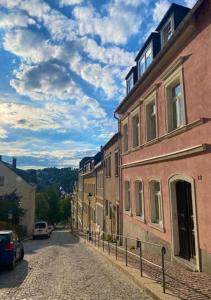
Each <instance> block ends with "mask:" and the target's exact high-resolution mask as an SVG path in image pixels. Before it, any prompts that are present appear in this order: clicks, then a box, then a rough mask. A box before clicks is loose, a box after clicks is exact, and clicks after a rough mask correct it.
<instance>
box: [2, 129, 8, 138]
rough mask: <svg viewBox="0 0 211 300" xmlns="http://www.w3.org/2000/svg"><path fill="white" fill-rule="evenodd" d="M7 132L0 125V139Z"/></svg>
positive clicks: (5, 135) (4, 136)
mask: <svg viewBox="0 0 211 300" xmlns="http://www.w3.org/2000/svg"><path fill="white" fill-rule="evenodd" d="M7 134H8V132H7V130H6V129H4V128H2V127H0V139H4V138H6V137H7Z"/></svg>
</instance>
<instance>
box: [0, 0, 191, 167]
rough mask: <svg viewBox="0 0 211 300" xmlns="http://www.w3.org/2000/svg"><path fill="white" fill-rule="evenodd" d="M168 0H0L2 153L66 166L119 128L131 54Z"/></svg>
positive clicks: (185, 1)
mask: <svg viewBox="0 0 211 300" xmlns="http://www.w3.org/2000/svg"><path fill="white" fill-rule="evenodd" d="M172 2H173V1H170V0H159V1H157V0H154V1H151V0H90V1H86V0H45V1H44V0H0V154H1V155H3V157H4V159H5V160H7V161H10V160H11V157H12V156H16V157H17V158H18V165H19V167H23V168H29V167H34V168H42V167H48V166H56V167H66V166H77V165H78V162H79V160H80V159H81V158H82V157H83V156H86V155H92V154H95V153H96V152H97V151H98V150H99V148H100V145H103V144H105V143H106V141H107V140H108V139H109V138H110V137H111V136H112V135H113V134H114V133H115V131H116V130H117V124H116V121H115V119H114V118H113V111H114V109H115V107H116V106H117V105H118V103H119V102H120V101H121V100H122V99H123V97H124V95H125V82H124V77H125V75H126V73H127V72H128V70H129V69H130V67H131V66H132V65H133V61H134V57H135V55H136V54H137V52H138V50H139V49H140V48H141V46H142V44H143V42H144V41H145V40H146V38H147V36H148V35H149V33H150V32H151V31H153V29H155V27H156V25H157V24H158V23H159V21H160V20H161V18H162V17H163V15H164V14H165V12H166V10H167V9H168V7H169V5H170V4H171V3H172ZM175 2H176V3H179V4H182V5H185V6H189V7H192V6H193V5H194V4H195V2H196V1H195V0H178V1H175Z"/></svg>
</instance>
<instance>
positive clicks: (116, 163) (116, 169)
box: [114, 151, 119, 176]
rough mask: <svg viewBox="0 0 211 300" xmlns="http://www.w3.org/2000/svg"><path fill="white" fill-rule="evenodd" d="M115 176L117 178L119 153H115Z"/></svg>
mask: <svg viewBox="0 0 211 300" xmlns="http://www.w3.org/2000/svg"><path fill="white" fill-rule="evenodd" d="M114 156H115V176H119V152H118V151H117V152H115V154H114Z"/></svg>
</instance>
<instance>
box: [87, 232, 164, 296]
mask: <svg viewBox="0 0 211 300" xmlns="http://www.w3.org/2000/svg"><path fill="white" fill-rule="evenodd" d="M82 233H83V234H84V235H85V239H86V240H87V241H89V242H91V243H92V244H94V246H95V247H98V248H99V247H100V240H101V239H102V248H103V251H104V250H105V245H106V244H105V241H106V238H105V236H106V235H107V250H108V254H109V255H110V254H111V248H115V256H116V260H117V258H118V249H119V250H121V251H123V252H125V264H126V266H128V254H130V255H133V256H135V257H136V258H139V262H140V275H141V276H143V265H142V262H143V261H144V262H146V263H148V264H149V265H152V266H154V267H157V268H158V269H160V270H161V272H162V286H163V293H165V291H166V284H165V259H164V258H165V254H166V248H165V247H164V246H163V245H159V244H155V243H151V242H145V241H142V240H139V239H135V238H132V237H128V236H123V235H118V234H108V233H107V232H105V231H101V233H100V232H96V231H94V232H93V231H91V234H90V232H89V231H84V232H83V231H82ZM97 236H98V242H97ZM100 236H101V239H100ZM108 236H109V237H112V238H113V237H115V245H113V244H112V241H110V240H109V239H108ZM90 238H91V239H90ZM117 238H122V239H123V240H124V241H125V248H123V247H119V246H118V245H117ZM128 239H130V240H134V241H136V242H139V243H140V245H139V247H140V252H139V255H137V254H136V253H133V252H131V251H128ZM142 244H148V245H151V246H155V247H159V248H160V250H161V265H158V264H156V263H154V262H151V261H150V260H148V259H146V258H144V257H143V254H142Z"/></svg>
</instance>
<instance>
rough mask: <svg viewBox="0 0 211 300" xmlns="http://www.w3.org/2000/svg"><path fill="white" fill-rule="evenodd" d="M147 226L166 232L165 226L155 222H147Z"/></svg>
mask: <svg viewBox="0 0 211 300" xmlns="http://www.w3.org/2000/svg"><path fill="white" fill-rule="evenodd" d="M149 226H150V227H152V228H154V229H156V230H159V231H161V232H163V233H164V232H166V231H165V228H164V227H163V226H162V225H159V224H156V223H149Z"/></svg>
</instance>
